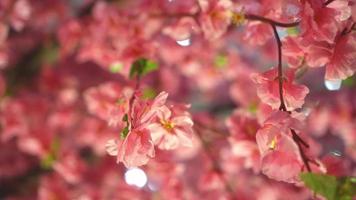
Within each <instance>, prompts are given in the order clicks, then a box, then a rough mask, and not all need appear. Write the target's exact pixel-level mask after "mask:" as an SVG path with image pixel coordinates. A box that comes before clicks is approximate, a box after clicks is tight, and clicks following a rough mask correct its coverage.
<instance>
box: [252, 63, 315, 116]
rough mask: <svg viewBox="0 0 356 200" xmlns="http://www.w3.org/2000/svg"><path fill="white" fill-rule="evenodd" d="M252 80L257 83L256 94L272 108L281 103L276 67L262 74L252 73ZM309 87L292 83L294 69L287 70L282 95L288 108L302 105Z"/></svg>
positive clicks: (277, 106)
mask: <svg viewBox="0 0 356 200" xmlns="http://www.w3.org/2000/svg"><path fill="white" fill-rule="evenodd" d="M251 78H252V80H253V81H254V82H255V83H256V84H257V95H258V96H259V98H260V99H261V100H262V101H263V102H264V103H266V104H268V105H270V106H271V107H272V108H273V109H278V108H279V106H280V105H281V101H280V94H279V92H280V91H279V82H278V71H277V68H273V69H271V70H269V71H266V72H264V73H262V74H252V75H251ZM308 93H309V89H308V88H307V87H306V86H304V85H297V84H295V83H294V71H293V70H289V71H287V73H286V76H285V77H284V78H283V96H284V101H285V104H286V107H287V109H288V110H294V109H296V108H300V107H302V105H303V104H304V98H305V96H306V95H307V94H308Z"/></svg>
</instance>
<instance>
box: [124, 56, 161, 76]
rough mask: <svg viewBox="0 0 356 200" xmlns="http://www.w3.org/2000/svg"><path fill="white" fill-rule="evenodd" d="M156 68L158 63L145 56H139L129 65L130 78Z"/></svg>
mask: <svg viewBox="0 0 356 200" xmlns="http://www.w3.org/2000/svg"><path fill="white" fill-rule="evenodd" d="M156 69H158V64H157V63H155V62H154V61H152V60H149V59H146V58H139V59H137V60H136V61H135V62H134V63H133V64H132V65H131V70H130V78H133V77H135V76H144V75H146V74H148V73H150V72H152V71H155V70H156Z"/></svg>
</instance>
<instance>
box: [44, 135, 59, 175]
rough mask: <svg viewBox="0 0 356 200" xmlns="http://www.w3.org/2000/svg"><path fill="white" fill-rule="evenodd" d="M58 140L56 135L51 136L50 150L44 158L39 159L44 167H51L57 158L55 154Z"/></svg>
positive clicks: (57, 150)
mask: <svg viewBox="0 0 356 200" xmlns="http://www.w3.org/2000/svg"><path fill="white" fill-rule="evenodd" d="M60 145H61V144H60V140H59V138H58V137H55V138H53V140H52V143H51V146H50V151H49V152H48V153H47V154H46V155H45V157H44V158H42V160H41V167H42V168H44V169H50V168H52V165H53V164H54V162H55V161H56V160H57V155H58V152H59V148H60Z"/></svg>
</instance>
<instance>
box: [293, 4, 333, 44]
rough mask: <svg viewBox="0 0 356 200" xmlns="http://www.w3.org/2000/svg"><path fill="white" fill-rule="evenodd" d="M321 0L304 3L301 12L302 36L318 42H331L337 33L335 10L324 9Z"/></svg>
mask: <svg viewBox="0 0 356 200" xmlns="http://www.w3.org/2000/svg"><path fill="white" fill-rule="evenodd" d="M323 4H324V1H323V0H308V1H305V3H304V7H303V10H302V12H301V18H302V20H301V25H300V26H301V29H302V34H303V35H305V36H306V37H311V38H313V39H315V40H318V41H327V42H330V43H331V42H333V41H334V38H335V36H336V34H337V32H338V24H337V21H336V16H337V15H338V12H337V11H336V10H335V9H332V8H329V7H325V6H324V5H323Z"/></svg>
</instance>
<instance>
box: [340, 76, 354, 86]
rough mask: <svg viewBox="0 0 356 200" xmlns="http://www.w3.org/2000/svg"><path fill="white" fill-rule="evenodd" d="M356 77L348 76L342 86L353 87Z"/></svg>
mask: <svg viewBox="0 0 356 200" xmlns="http://www.w3.org/2000/svg"><path fill="white" fill-rule="evenodd" d="M355 77H356V76H350V77H348V78H347V79H345V80H343V81H342V85H345V86H348V87H353V86H354V85H356V78H355Z"/></svg>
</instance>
